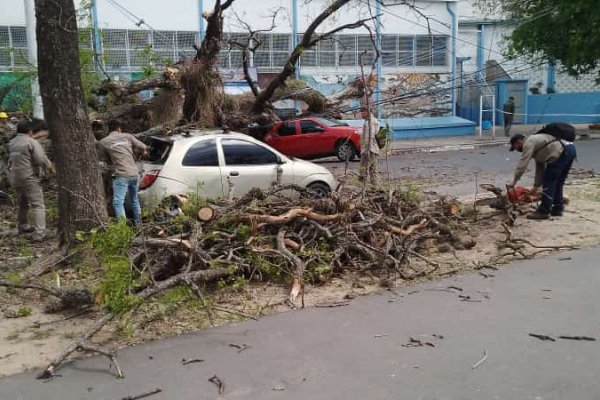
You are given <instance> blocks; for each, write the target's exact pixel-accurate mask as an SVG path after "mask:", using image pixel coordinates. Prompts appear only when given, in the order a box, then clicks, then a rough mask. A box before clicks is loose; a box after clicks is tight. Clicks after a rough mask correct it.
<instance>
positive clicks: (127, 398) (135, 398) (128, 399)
mask: <svg viewBox="0 0 600 400" xmlns="http://www.w3.org/2000/svg"><path fill="white" fill-rule="evenodd" d="M160 392H162V389H160V388H156V389H154V390H151V391H149V392H145V393H141V394H136V395H133V396H125V397H121V400H138V399H143V398H144V397H149V396H153V395H155V394H158V393H160Z"/></svg>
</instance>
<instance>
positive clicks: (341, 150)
mask: <svg viewBox="0 0 600 400" xmlns="http://www.w3.org/2000/svg"><path fill="white" fill-rule="evenodd" d="M335 156H336V157H337V158H338V159H339V160H340V161H352V160H354V159H355V158H356V149H355V148H354V145H353V144H352V142H350V141H348V140H344V141H342V142H340V143H338V145H337V146H336V147H335Z"/></svg>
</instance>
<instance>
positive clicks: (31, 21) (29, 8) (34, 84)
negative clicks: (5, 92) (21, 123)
mask: <svg viewBox="0 0 600 400" xmlns="http://www.w3.org/2000/svg"><path fill="white" fill-rule="evenodd" d="M24 1H25V23H26V26H27V28H26V29H27V55H28V59H29V64H30V65H31V68H33V69H34V70H35V74H33V76H32V77H31V97H32V99H33V116H34V117H35V118H41V119H43V118H44V107H43V106H42V97H41V96H40V83H39V81H38V74H37V69H38V63H37V40H36V36H35V4H34V0H24Z"/></svg>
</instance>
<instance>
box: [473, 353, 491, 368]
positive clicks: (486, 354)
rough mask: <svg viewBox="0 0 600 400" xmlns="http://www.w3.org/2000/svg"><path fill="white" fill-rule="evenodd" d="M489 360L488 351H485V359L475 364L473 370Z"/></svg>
mask: <svg viewBox="0 0 600 400" xmlns="http://www.w3.org/2000/svg"><path fill="white" fill-rule="evenodd" d="M487 358H488V353H487V350H483V358H482V359H481V360H479V361H477V362H476V363H475V364H473V366H472V367H471V369H475V368H477V367H479V366H480V365H481V364H483V363H484V362H485V360H487Z"/></svg>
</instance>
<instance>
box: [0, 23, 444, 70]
mask: <svg viewBox="0 0 600 400" xmlns="http://www.w3.org/2000/svg"><path fill="white" fill-rule="evenodd" d="M79 37H80V47H81V48H82V49H88V50H92V48H93V47H92V43H93V38H92V32H91V30H90V29H86V28H84V29H80V30H79ZM197 37H198V33H197V32H196V31H158V30H153V31H151V30H142V29H135V30H134V29H104V30H101V32H100V39H101V56H102V59H103V60H104V64H105V68H106V70H107V71H108V72H115V73H116V72H139V71H142V70H143V69H144V68H145V67H146V66H148V65H153V66H156V67H161V66H164V65H166V64H169V63H172V62H173V61H176V60H178V59H180V58H181V57H184V56H187V57H191V56H193V55H194V54H195V50H194V48H193V46H194V44H195V43H196V42H197ZM230 40H235V41H237V42H242V43H243V42H244V41H247V40H248V34H247V33H241V32H227V33H224V35H223V41H224V43H223V50H222V52H221V54H220V66H221V67H222V68H232V69H239V68H241V67H242V52H241V50H240V49H239V48H237V47H235V46H230V45H229V42H230ZM258 40H259V42H260V46H259V47H258V48H257V49H256V51H255V52H254V54H253V57H252V60H251V63H252V64H253V65H252V66H253V67H255V68H257V69H258V71H266V72H268V71H273V70H278V69H280V68H281V67H283V65H284V64H285V62H286V61H287V59H288V57H289V55H290V52H291V51H292V35H291V34H289V33H264V34H260V35H259V37H258ZM298 40H299V41H300V40H302V35H299V36H298ZM448 41H449V38H448V36H444V35H437V36H429V35H382V37H381V57H382V63H383V66H384V68H392V69H394V68H403V67H404V68H405V67H446V66H448V65H449V51H448ZM375 54H376V53H375V49H374V46H373V41H372V39H371V37H370V36H369V35H366V34H341V35H336V36H334V37H333V38H332V39H329V40H324V41H321V42H319V43H318V44H317V45H316V46H315V47H313V48H311V49H309V50H307V51H305V52H304V53H303V55H302V57H301V59H300V66H301V68H309V69H310V68H314V69H316V68H346V69H347V68H349V69H352V68H358V67H359V66H360V62H361V55H362V62H363V63H364V64H365V65H369V64H371V63H372V62H373V60H374V58H375ZM27 65H28V63H27V37H26V33H25V27H23V26H0V71H12V70H15V69H24V68H27Z"/></svg>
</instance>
